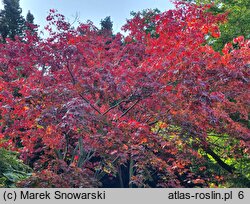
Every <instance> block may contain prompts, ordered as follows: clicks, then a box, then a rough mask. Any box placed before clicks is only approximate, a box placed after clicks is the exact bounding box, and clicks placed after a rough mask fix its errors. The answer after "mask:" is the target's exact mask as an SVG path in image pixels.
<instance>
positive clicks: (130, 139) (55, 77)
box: [0, 4, 250, 187]
mask: <svg viewBox="0 0 250 204" xmlns="http://www.w3.org/2000/svg"><path fill="white" fill-rule="evenodd" d="M204 10H205V8H202V7H198V6H195V5H188V4H177V8H176V9H175V10H169V11H166V12H163V13H159V14H155V15H154V16H153V17H152V16H151V18H150V20H151V21H152V23H153V24H154V28H155V35H151V34H150V33H148V32H144V30H145V26H147V22H146V21H145V19H144V18H143V17H142V16H140V15H135V16H134V18H133V19H131V20H129V21H128V22H127V24H126V25H125V26H124V29H125V30H126V31H127V32H128V33H129V34H128V35H127V36H126V37H124V36H122V35H121V34H120V33H118V34H116V35H115V36H110V35H104V34H102V33H101V32H98V29H97V28H96V27H95V26H94V25H93V24H92V23H91V22H88V23H87V24H81V25H79V27H78V28H77V29H74V28H71V27H70V24H69V23H67V22H66V21H65V20H64V16H63V15H61V14H58V13H57V12H56V11H55V10H53V9H52V10H51V11H50V15H49V16H48V17H47V20H48V23H49V25H48V26H47V27H46V29H47V31H48V32H49V37H47V38H46V39H40V38H39V37H38V36H37V33H34V32H30V33H29V31H27V34H26V37H25V38H24V39H18V38H16V41H11V40H7V42H6V43H5V44H1V45H0V52H1V56H0V70H1V72H0V77H1V81H0V111H1V119H0V125H1V146H3V147H5V148H11V149H14V150H18V151H19V152H20V154H21V158H22V159H23V160H24V161H25V162H26V163H27V164H29V165H30V166H31V167H32V168H33V169H34V170H35V171H36V172H37V175H38V177H39V175H40V176H41V177H40V178H42V180H46V179H47V180H48V181H49V180H50V179H51V178H54V179H53V182H54V183H52V184H51V183H49V182H48V183H46V182H45V183H43V184H41V185H40V186H42V187H45V186H52V187H53V186H56V187H60V185H61V187H63V185H69V186H68V187H83V186H96V185H97V183H98V182H99V181H101V182H102V183H103V179H106V178H107V177H108V178H113V179H115V178H117V179H118V180H119V184H120V186H121V187H126V186H130V187H133V186H138V187H149V186H151V187H155V186H162V187H181V186H185V187H188V186H190V187H191V186H196V185H198V186H209V185H210V183H211V182H212V183H213V182H214V179H217V180H220V179H222V178H220V177H216V178H210V177H211V174H209V173H207V172H206V173H205V169H206V168H207V167H206V166H204V165H203V162H204V158H203V157H202V154H201V150H202V151H204V152H206V153H207V154H209V155H210V156H211V157H213V158H214V159H215V160H216V162H217V163H218V164H219V165H220V166H221V167H222V168H223V169H225V170H226V171H228V172H230V173H233V172H234V170H235V169H234V167H232V166H230V165H228V164H227V163H225V162H224V161H223V160H222V159H221V158H220V156H219V155H217V154H216V152H214V151H213V148H212V146H211V142H210V140H209V133H211V132H215V133H216V134H218V135H223V134H227V135H228V137H229V138H231V139H232V140H237V141H239V142H240V145H239V146H238V147H235V149H237V148H238V149H239V148H240V149H241V150H242V151H244V154H246V155H249V145H250V142H249V141H250V132H249V129H248V127H247V125H246V122H242V121H247V120H248V113H249V93H248V92H249V91H248V90H249V66H250V61H249V59H250V50H249V46H250V42H249V41H247V40H244V38H243V37H241V36H240V37H238V38H236V39H235V40H234V44H227V45H226V46H225V48H224V49H223V54H220V53H219V52H215V51H214V50H213V49H212V48H211V47H210V46H208V45H206V44H205V41H206V35H207V34H208V33H210V34H211V35H213V36H214V37H219V35H220V33H219V29H218V26H217V24H218V22H221V21H224V20H225V18H226V16H225V15H223V14H220V15H217V16H214V15H212V14H211V13H208V12H204ZM235 114H237V115H238V117H237V118H240V119H241V120H240V121H239V120H234V117H233V115H235ZM232 154H234V155H235V157H236V156H237V153H235V152H232ZM197 166H198V168H197V169H195V168H194V167H197ZM70 172H72V175H73V176H72V175H71V174H70ZM55 175H56V176H55ZM65 176H68V177H67V178H69V179H72V180H71V182H67V183H65V178H66V177H65ZM78 176H79V177H81V178H83V177H85V178H86V180H80V181H79V180H78V179H77V177H78ZM89 178H91V179H90V180H89ZM51 182H52V181H51ZM95 182H96V183H95ZM71 183H73V184H71ZM93 183H95V184H93ZM55 184H58V185H59V186H58V185H55ZM104 186H105V185H104Z"/></svg>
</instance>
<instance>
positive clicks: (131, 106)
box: [118, 99, 140, 120]
mask: <svg viewBox="0 0 250 204" xmlns="http://www.w3.org/2000/svg"><path fill="white" fill-rule="evenodd" d="M139 101H140V100H139V99H138V100H137V101H136V102H134V104H133V105H132V106H131V107H130V108H128V109H127V110H126V111H125V112H124V113H123V114H122V115H121V116H120V117H119V118H118V120H119V119H120V118H122V117H123V116H125V115H126V114H127V113H128V112H129V111H130V110H131V109H132V108H134V107H135V106H136V104H137V103H138V102H139Z"/></svg>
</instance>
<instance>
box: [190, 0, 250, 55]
mask: <svg viewBox="0 0 250 204" xmlns="http://www.w3.org/2000/svg"><path fill="white" fill-rule="evenodd" d="M186 1H187V2H190V3H196V4H197V5H205V4H211V5H212V7H211V8H209V9H208V11H209V12H212V13H213V14H215V15H216V14H221V13H227V14H228V17H227V21H226V22H224V23H221V24H220V33H221V35H220V37H219V38H217V39H216V38H214V37H212V36H210V37H209V39H208V42H209V44H211V45H213V47H214V49H215V50H217V51H221V50H222V48H223V47H224V45H225V44H226V43H228V42H232V40H233V39H234V38H236V37H238V36H241V35H242V36H244V38H245V39H250V21H249V19H250V1H249V0H186Z"/></svg>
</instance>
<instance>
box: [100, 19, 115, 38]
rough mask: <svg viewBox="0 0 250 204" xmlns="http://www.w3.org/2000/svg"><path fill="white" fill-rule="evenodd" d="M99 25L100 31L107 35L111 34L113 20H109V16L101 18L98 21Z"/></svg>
mask: <svg viewBox="0 0 250 204" xmlns="http://www.w3.org/2000/svg"><path fill="white" fill-rule="evenodd" d="M100 25H101V32H102V33H106V34H108V35H112V33H113V22H112V21H111V17H110V16H107V17H106V18H104V19H102V20H101V22H100Z"/></svg>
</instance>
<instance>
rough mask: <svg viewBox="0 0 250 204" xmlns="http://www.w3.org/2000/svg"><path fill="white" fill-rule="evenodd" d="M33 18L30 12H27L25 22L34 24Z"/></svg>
mask: <svg viewBox="0 0 250 204" xmlns="http://www.w3.org/2000/svg"><path fill="white" fill-rule="evenodd" d="M34 19H35V18H34V16H33V14H32V13H30V10H29V11H28V13H27V15H26V22H27V23H31V24H34Z"/></svg>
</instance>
